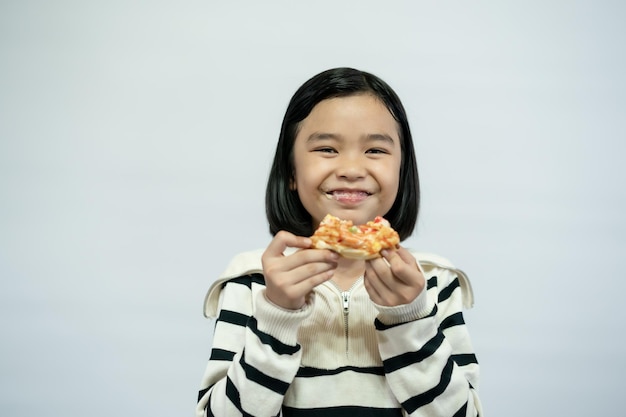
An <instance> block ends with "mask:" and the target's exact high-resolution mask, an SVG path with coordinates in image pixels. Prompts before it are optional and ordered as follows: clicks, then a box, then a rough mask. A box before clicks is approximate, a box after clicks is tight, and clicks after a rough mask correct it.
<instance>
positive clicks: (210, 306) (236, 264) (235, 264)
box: [203, 249, 264, 318]
mask: <svg viewBox="0 0 626 417" xmlns="http://www.w3.org/2000/svg"><path fill="white" fill-rule="evenodd" d="M263 251H264V250H263V249H257V250H251V251H247V252H242V253H239V254H237V255H235V256H234V257H233V258H232V260H231V261H230V262H229V263H228V266H227V267H226V269H225V270H224V272H222V273H221V274H220V276H219V277H218V278H217V279H216V280H215V281H214V282H213V283H212V284H211V286H210V287H209V290H208V291H207V293H206V296H205V297H204V309H203V312H204V316H205V317H207V318H214V317H216V316H217V309H218V305H219V299H220V294H221V292H222V288H223V287H224V285H225V284H226V283H227V282H228V281H231V280H234V279H236V278H240V277H246V276H249V277H250V280H251V281H252V280H254V279H255V278H254V277H257V280H258V278H259V275H260V274H262V273H263V265H262V264H261V256H262V255H263Z"/></svg>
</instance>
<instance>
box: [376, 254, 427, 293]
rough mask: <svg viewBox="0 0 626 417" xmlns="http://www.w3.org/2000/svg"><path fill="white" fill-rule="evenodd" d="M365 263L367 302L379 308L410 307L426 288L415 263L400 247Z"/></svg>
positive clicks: (411, 256)
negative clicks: (402, 305) (370, 301)
mask: <svg viewBox="0 0 626 417" xmlns="http://www.w3.org/2000/svg"><path fill="white" fill-rule="evenodd" d="M381 255H382V256H383V257H382V258H375V259H372V260H370V261H367V262H366V263H365V277H364V284H365V289H366V290H367V293H368V294H369V296H370V299H371V300H372V301H373V302H374V303H376V304H378V305H382V306H398V305H401V304H409V303H411V302H412V301H413V300H415V298H417V296H418V295H419V294H420V293H421V292H422V290H423V289H424V286H425V285H426V280H425V279H424V275H422V273H421V272H420V270H419V268H418V267H417V261H416V260H415V258H414V257H413V255H411V253H409V251H407V250H406V249H404V248H402V247H398V248H397V249H389V250H383V251H382V252H381Z"/></svg>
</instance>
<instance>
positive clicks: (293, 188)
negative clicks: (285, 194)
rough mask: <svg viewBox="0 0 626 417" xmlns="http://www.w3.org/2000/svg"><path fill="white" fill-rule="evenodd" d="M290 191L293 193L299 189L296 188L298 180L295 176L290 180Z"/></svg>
mask: <svg viewBox="0 0 626 417" xmlns="http://www.w3.org/2000/svg"><path fill="white" fill-rule="evenodd" d="M289 189H290V190H291V191H296V190H297V189H298V187H297V186H296V179H295V178H294V177H293V176H291V178H289Z"/></svg>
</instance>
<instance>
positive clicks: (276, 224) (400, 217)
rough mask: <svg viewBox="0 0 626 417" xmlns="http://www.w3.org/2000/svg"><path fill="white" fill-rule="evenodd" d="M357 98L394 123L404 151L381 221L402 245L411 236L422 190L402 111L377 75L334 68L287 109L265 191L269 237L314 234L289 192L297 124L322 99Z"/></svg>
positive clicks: (305, 88) (307, 85)
mask: <svg viewBox="0 0 626 417" xmlns="http://www.w3.org/2000/svg"><path fill="white" fill-rule="evenodd" d="M357 94H371V95H373V96H375V97H377V98H378V99H379V100H381V101H382V102H383V103H384V105H385V106H386V107H387V109H388V110H389V112H390V113H391V115H392V116H393V118H394V119H395V120H396V121H397V122H398V125H399V136H400V144H401V149H402V162H401V166H400V183H399V185H398V195H397V196H396V200H395V201H394V203H393V205H392V207H391V209H390V210H389V211H388V212H387V213H385V214H384V217H385V218H386V219H387V220H389V222H390V223H391V225H392V226H393V228H394V229H395V230H396V231H397V232H398V234H399V235H400V240H404V239H406V238H407V237H409V236H410V235H411V234H412V233H413V230H414V228H415V224H416V223H417V215H418V212H419V203H420V187H419V177H418V174H417V161H416V158H415V150H414V148H413V139H412V137H411V131H410V129H409V122H408V120H407V116H406V112H405V110H404V106H403V105H402V102H401V101H400V98H399V97H398V96H397V94H396V93H395V92H394V91H393V89H392V88H391V87H390V86H389V85H387V83H385V82H384V81H383V80H381V79H380V78H378V77H377V76H375V75H372V74H370V73H367V72H364V71H359V70H356V69H353V68H334V69H329V70H326V71H323V72H321V73H319V74H317V75H315V76H314V77H313V78H311V79H309V80H308V81H306V82H305V83H304V84H302V86H301V87H300V88H299V89H298V90H297V91H296V92H295V93H294V95H293V97H292V98H291V101H290V102H289V105H288V106H287V110H286V112H285V117H284V118H283V123H282V126H281V130H280V136H279V137H278V144H277V145H276V153H275V154H274V162H273V163H272V167H271V169H270V174H269V179H268V182H267V189H266V192H265V212H266V215H267V220H268V221H269V228H270V233H271V234H272V235H275V234H276V233H278V232H279V231H280V230H287V231H289V232H291V233H294V234H296V235H298V236H310V235H311V234H313V231H314V230H315V228H316V227H317V225H313V224H312V222H313V220H312V217H311V215H310V214H309V213H308V212H307V211H306V209H305V208H304V206H303V205H302V202H301V201H300V198H299V196H298V192H297V191H296V190H293V189H292V187H291V183H292V180H293V174H294V172H295V169H294V163H293V145H294V142H295V140H296V136H297V134H298V130H299V127H300V122H302V120H304V119H305V118H306V117H307V116H308V115H309V113H311V111H312V110H313V107H315V106H316V105H317V104H318V103H319V102H321V101H322V100H326V99H329V98H335V97H346V96H352V95H357Z"/></svg>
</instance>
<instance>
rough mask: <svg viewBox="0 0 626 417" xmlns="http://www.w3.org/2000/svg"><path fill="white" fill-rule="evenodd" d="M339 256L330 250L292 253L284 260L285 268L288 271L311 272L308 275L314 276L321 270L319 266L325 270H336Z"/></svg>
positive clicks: (303, 250)
mask: <svg viewBox="0 0 626 417" xmlns="http://www.w3.org/2000/svg"><path fill="white" fill-rule="evenodd" d="M338 259H339V255H338V254H336V253H335V252H333V251H330V250H320V249H302V250H299V251H297V252H294V253H292V254H291V255H289V256H286V257H284V258H283V259H282V262H283V268H284V269H285V270H287V271H296V270H298V269H299V270H300V271H305V272H306V271H309V273H308V274H306V275H314V274H316V273H318V272H320V271H321V270H320V269H319V268H318V267H319V265H323V266H324V268H322V270H325V269H329V268H331V267H332V268H335V267H336V266H337V260H338Z"/></svg>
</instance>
